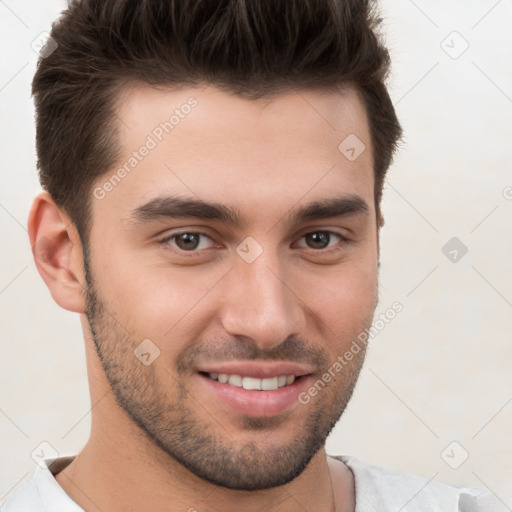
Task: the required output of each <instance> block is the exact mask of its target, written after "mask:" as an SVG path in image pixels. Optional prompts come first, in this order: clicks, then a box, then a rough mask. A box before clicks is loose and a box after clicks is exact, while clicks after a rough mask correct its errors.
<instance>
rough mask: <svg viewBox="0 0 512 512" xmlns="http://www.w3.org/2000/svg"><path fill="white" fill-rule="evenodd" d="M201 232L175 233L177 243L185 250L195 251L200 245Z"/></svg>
mask: <svg viewBox="0 0 512 512" xmlns="http://www.w3.org/2000/svg"><path fill="white" fill-rule="evenodd" d="M200 236H201V235H199V233H180V234H179V235H175V236H174V238H175V239H176V245H177V246H178V247H179V248H180V249H183V250H184V251H193V250H194V249H197V247H198V246H199V239H200Z"/></svg>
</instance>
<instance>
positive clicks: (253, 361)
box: [87, 87, 378, 490]
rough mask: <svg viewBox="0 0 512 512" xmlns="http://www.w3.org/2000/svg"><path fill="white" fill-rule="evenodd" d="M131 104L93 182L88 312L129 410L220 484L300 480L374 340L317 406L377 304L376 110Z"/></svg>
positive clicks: (224, 97) (149, 96)
mask: <svg viewBox="0 0 512 512" xmlns="http://www.w3.org/2000/svg"><path fill="white" fill-rule="evenodd" d="M191 97H193V100H189V98H191ZM187 101H188V103H187ZM185 105H188V107H187V106H185ZM176 109H177V111H176ZM175 111H176V112H175ZM117 114H118V117H119V121H120V122H119V126H120V144H121V147H122V153H121V157H120V159H119V161H118V165H117V166H115V168H114V169H112V172H109V173H107V174H105V175H104V176H103V177H101V178H100V179H99V180H98V181H97V183H96V184H95V186H94V188H93V191H94V196H93V200H92V202H93V205H92V214H93V228H92V232H91V237H90V244H89V246H90V256H89V263H88V269H87V270H88V278H89V289H88V297H87V299H88V300H87V318H88V320H89V324H90V327H91V332H92V334H93V337H94V340H95V343H96V347H97V349H98V354H99V356H100V359H101V361H102V364H103V369H104V371H105V374H106V377H107V379H108V381H109V383H110V385H111V387H112V390H113V392H114V394H115V396H116V399H117V401H118V404H119V405H120V406H121V407H122V408H123V409H124V411H125V412H126V413H127V415H128V417H129V418H130V420H132V421H133V424H134V425H137V426H138V428H140V429H141V430H142V431H143V432H144V433H145V434H147V435H148V436H149V438H150V439H151V440H152V441H153V442H154V443H155V445H157V446H158V447H159V448H161V449H162V450H163V451H164V452H165V453H167V454H168V455H170V456H171V457H173V458H174V459H176V460H177V461H179V462H180V463H181V464H182V465H183V466H185V467H186V468H188V469H189V470H190V471H192V472H193V473H195V474H196V475H198V476H199V477H201V478H203V479H205V480H208V481H210V482H212V483H215V484H218V485H222V486H225V487H230V488H235V489H247V490H250V489H263V488H268V487H273V486H276V485H281V484H284V483H286V482H289V481H290V480H292V479H293V478H295V477H296V476H298V475H299V474H300V473H301V472H302V471H303V470H304V468H305V466H306V465H307V463H308V462H309V461H310V460H311V458H312V457H313V456H314V455H315V453H317V452H318V450H319V449H320V448H321V447H322V446H323V445H324V443H325V439H326V437H327V435H328V433H329V432H330V430H331V429H332V427H333V426H334V424H335V423H336V421H337V420H338V419H339V417H340V415H341V413H342V412H343V410H344V408H345V406H346V404H347V402H348V401H349V399H350V396H351V393H352V390H353V387H354V385H355V382H356V380H357V377H358V375H359V371H360V368H361V365H362V362H363V359H364V352H365V351H364V349H363V350H361V351H360V352H359V353H358V354H357V355H355V356H354V359H353V360H352V361H351V362H350V363H349V364H347V365H346V366H344V367H343V370H342V371H338V372H336V373H335V378H333V379H331V382H330V383H328V384H327V385H326V386H325V387H323V386H320V387H319V389H320V391H318V394H317V395H316V396H314V397H312V398H311V400H310V401H309V402H308V403H307V404H305V403H302V402H304V400H303V401H299V399H298V397H299V394H300V393H304V392H307V390H308V389H309V388H310V387H311V386H312V385H314V383H315V382H317V381H318V380H319V379H322V375H324V373H325V372H326V371H328V369H329V368H330V367H332V366H333V365H334V363H335V362H336V361H337V358H338V357H339V356H342V355H343V354H344V353H345V352H346V351H347V350H348V348H349V347H350V345H351V343H352V341H353V340H355V339H356V338H357V336H358V334H359V333H361V332H362V331H364V330H365V329H366V328H367V327H369V326H370V324H371V321H372V317H373V313H374V310H375V306H376V302H377V267H378V228H377V224H376V216H375V207H374V202H373V196H374V190H373V186H374V179H373V167H372V155H371V147H370V134H369V128H368V125H367V119H366V115H365V112H364V108H363V106H362V103H361V102H360V100H359V99H358V97H357V95H356V94H355V93H354V92H353V91H350V90H347V91H346V92H344V93H343V94H340V93H334V92H332V93H325V92H324V93H320V92H312V91H301V92H300V94H299V93H287V94H283V95H281V96H278V97H276V98H275V99H273V100H272V101H268V100H266V101H260V100H258V101H251V100H244V99H240V98H237V97H235V96H232V95H230V94H227V93H223V92H220V91H219V90H217V89H214V88H212V87H210V88H202V89H201V88H194V89H182V90H160V91H156V90H153V89H150V88H147V87H139V88H133V89H130V90H129V91H127V93H126V94H125V95H124V96H123V98H122V105H121V107H120V109H119V111H118V113H117ZM173 114H174V118H172V119H171V121H169V119H170V118H171V116H172V115H173ZM166 122H168V124H167V125H166V124H165V123H166ZM161 123H163V124H161ZM354 136H356V137H357V138H358V139H359V141H361V142H362V143H364V145H365V146H366V149H365V150H364V151H363V152H362V153H361V154H360V155H359V156H357V155H358V153H359V152H360V150H361V148H362V146H360V145H357V144H360V142H357V140H356V139H355V138H354ZM347 137H350V138H349V139H347V141H346V142H345V143H344V144H345V145H342V150H343V151H340V149H339V148H338V146H339V145H340V143H341V142H342V141H344V140H345V139H346V138H347ZM354 141H356V142H354ZM356 143H357V144H356ZM347 145H348V147H345V146H347ZM142 146H145V147H146V148H147V150H144V149H141V147H142ZM351 148H354V151H352V150H351ZM134 151H136V152H137V154H136V155H134V154H133V152H134ZM354 156H357V158H355V159H354ZM130 158H131V159H132V160H130ZM125 164H126V165H125ZM123 166H124V172H123V171H121V172H119V171H118V169H120V168H122V167H123ZM114 175H115V177H113V176H114ZM108 181H109V182H110V185H108V184H106V183H107V182H108ZM166 198H167V200H166ZM169 198H173V199H174V202H172V201H170V200H169ZM155 200H156V201H155ZM177 201H181V202H178V203H177ZM151 202H152V203H151ZM187 202H196V204H192V203H187ZM199 202H200V203H208V204H212V205H214V206H215V207H216V208H212V207H211V206H209V207H206V206H204V205H201V204H199ZM148 203H151V204H150V205H148ZM313 203H316V206H313V207H309V208H307V207H308V206H311V205H312V204H313ZM143 205H145V206H143ZM301 213H302V215H300V214H301ZM331 371H332V370H331ZM226 375H227V376H229V377H226ZM290 376H293V378H292V377H290ZM226 378H229V380H228V382H224V381H225V380H226ZM292 381H293V382H292ZM324 381H325V380H324ZM240 384H242V386H243V387H239V386H240ZM253 386H256V387H258V386H262V387H263V388H267V389H263V390H258V389H245V388H246V387H253ZM276 387H277V389H275V388H276Z"/></svg>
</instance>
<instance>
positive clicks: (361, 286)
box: [298, 258, 378, 348]
mask: <svg viewBox="0 0 512 512" xmlns="http://www.w3.org/2000/svg"><path fill="white" fill-rule="evenodd" d="M372 261H373V260H372ZM372 261H368V260H366V261H365V260H364V258H361V259H354V260H353V261H351V262H347V263H346V264H342V265H340V266H339V267H338V268H337V269H336V270H332V269H331V270H329V269H323V270H321V271H318V270H317V271H316V272H315V273H314V274H313V273H311V274H309V275H307V276H304V275H303V276H302V277H299V278H298V279H299V280H300V282H301V283H302V284H301V292H300V294H299V297H301V298H302V297H304V303H305V304H307V305H308V307H309V309H310V310H311V311H312V312H313V315H312V316H313V318H312V321H313V322H315V320H316V324H317V329H318V331H320V332H321V333H322V335H323V336H324V337H325V339H329V340H332V344H333V345H336V347H341V348H342V347H344V346H345V345H347V344H350V343H351V341H352V339H354V338H356V337H357V336H358V335H359V334H360V333H361V332H363V331H364V330H365V329H366V328H367V327H368V326H369V325H370V324H371V321H372V318H373V314H374V311H375V307H376V304H377V295H378V294H377V263H376V261H373V263H372Z"/></svg>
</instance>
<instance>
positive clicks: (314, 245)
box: [299, 231, 348, 250]
mask: <svg viewBox="0 0 512 512" xmlns="http://www.w3.org/2000/svg"><path fill="white" fill-rule="evenodd" d="M333 239H334V242H335V243H336V242H340V241H344V242H348V239H347V238H346V237H344V236H343V235H340V234H339V233H334V232H333V231H313V232H311V233H306V234H305V235H303V236H302V237H301V240H304V241H305V242H306V247H309V248H310V249H320V250H321V249H327V248H330V247H332V245H333V244H331V242H333ZM299 245H301V244H299ZM302 247H304V245H302Z"/></svg>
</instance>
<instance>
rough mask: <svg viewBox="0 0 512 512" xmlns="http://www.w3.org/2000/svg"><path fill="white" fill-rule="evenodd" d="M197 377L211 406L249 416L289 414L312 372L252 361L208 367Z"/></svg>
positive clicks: (302, 368)
mask: <svg viewBox="0 0 512 512" xmlns="http://www.w3.org/2000/svg"><path fill="white" fill-rule="evenodd" d="M197 375H198V376H199V377H200V382H201V383H202V386H203V391H204V392H205V393H206V396H207V397H208V402H209V403H211V405H217V406H220V407H221V408H226V407H227V408H228V411H230V412H231V413H233V412H234V413H236V414H241V415H244V416H251V417H271V416H276V415H278V414H281V413H284V412H289V411H290V410H292V409H293V408H294V407H296V406H297V404H299V401H298V395H299V393H300V392H301V391H303V390H304V388H305V387H306V386H307V385H308V383H309V381H310V379H311V371H310V370H309V369H308V368H305V367H302V366H298V365H296V364H292V363H281V362H264V363H257V362H254V361H248V362H245V363H238V362H232V363H223V364H217V365H211V366H209V367H203V368H200V369H199V371H198V374H197Z"/></svg>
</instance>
